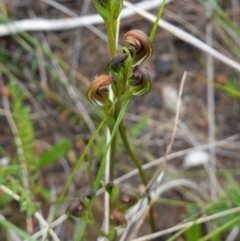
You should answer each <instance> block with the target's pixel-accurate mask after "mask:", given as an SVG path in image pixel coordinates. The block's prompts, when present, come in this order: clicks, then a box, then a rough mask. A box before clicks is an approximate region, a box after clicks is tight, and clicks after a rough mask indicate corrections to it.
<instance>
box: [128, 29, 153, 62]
mask: <svg viewBox="0 0 240 241" xmlns="http://www.w3.org/2000/svg"><path fill="white" fill-rule="evenodd" d="M124 38H125V40H126V42H128V43H129V44H130V46H129V47H128V49H129V51H130V52H131V54H132V58H133V66H136V65H140V64H141V63H143V62H144V61H145V60H146V59H148V58H149V57H150V56H151V55H152V53H153V46H152V43H151V41H150V39H149V38H148V36H147V35H146V34H145V33H144V32H143V31H141V30H138V29H133V30H130V31H129V32H127V33H126V34H125V35H124Z"/></svg>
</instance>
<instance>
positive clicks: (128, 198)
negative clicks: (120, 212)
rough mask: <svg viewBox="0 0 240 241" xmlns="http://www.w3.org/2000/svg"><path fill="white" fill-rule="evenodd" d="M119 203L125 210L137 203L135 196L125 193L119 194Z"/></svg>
mask: <svg viewBox="0 0 240 241" xmlns="http://www.w3.org/2000/svg"><path fill="white" fill-rule="evenodd" d="M120 201H121V204H123V205H124V206H125V207H126V208H129V207H131V206H133V205H134V204H135V203H136V202H137V201H138V198H137V195H136V194H133V193H128V192H125V193H122V194H121V196H120Z"/></svg>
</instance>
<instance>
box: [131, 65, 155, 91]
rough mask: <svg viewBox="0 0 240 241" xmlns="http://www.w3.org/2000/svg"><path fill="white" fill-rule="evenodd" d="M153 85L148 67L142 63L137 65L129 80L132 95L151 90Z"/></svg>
mask: <svg viewBox="0 0 240 241" xmlns="http://www.w3.org/2000/svg"><path fill="white" fill-rule="evenodd" d="M151 86H152V82H151V78H150V74H149V72H148V70H147V68H145V67H143V66H141V65H138V66H136V67H135V68H134V69H133V74H132V77H131V78H130V80H129V88H130V92H131V93H132V95H142V94H144V93H146V92H147V91H148V90H150V88H151Z"/></svg>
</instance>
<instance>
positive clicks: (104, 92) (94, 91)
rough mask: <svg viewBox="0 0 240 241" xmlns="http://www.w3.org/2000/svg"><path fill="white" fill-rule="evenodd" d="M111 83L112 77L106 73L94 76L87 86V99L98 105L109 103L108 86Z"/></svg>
mask: <svg viewBox="0 0 240 241" xmlns="http://www.w3.org/2000/svg"><path fill="white" fill-rule="evenodd" d="M111 83H112V78H111V77H110V76H108V75H99V76H96V77H95V78H94V80H93V82H92V83H91V84H90V86H89V87H88V91H87V98H88V100H89V101H90V102H91V103H93V104H95V105H98V106H104V105H109V104H111V101H110V100H109V86H110V85H111Z"/></svg>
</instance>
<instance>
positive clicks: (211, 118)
mask: <svg viewBox="0 0 240 241" xmlns="http://www.w3.org/2000/svg"><path fill="white" fill-rule="evenodd" d="M211 12H212V10H211V6H210V4H209V3H206V15H207V16H208V17H210V15H211ZM206 42H207V44H208V45H209V46H212V42H213V26H212V24H211V23H208V24H207V26H206ZM206 73H207V79H208V82H207V106H208V127H209V129H208V138H209V143H213V142H215V103H214V86H213V81H214V61H213V57H212V56H211V55H209V54H207V56H206ZM209 154H210V161H209V163H208V165H206V171H207V172H208V175H209V177H210V180H211V183H212V185H213V187H212V189H211V193H212V198H213V199H215V198H216V197H217V192H219V188H218V186H219V184H218V181H217V178H216V175H215V172H216V150H215V147H213V148H211V149H210V150H209Z"/></svg>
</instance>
